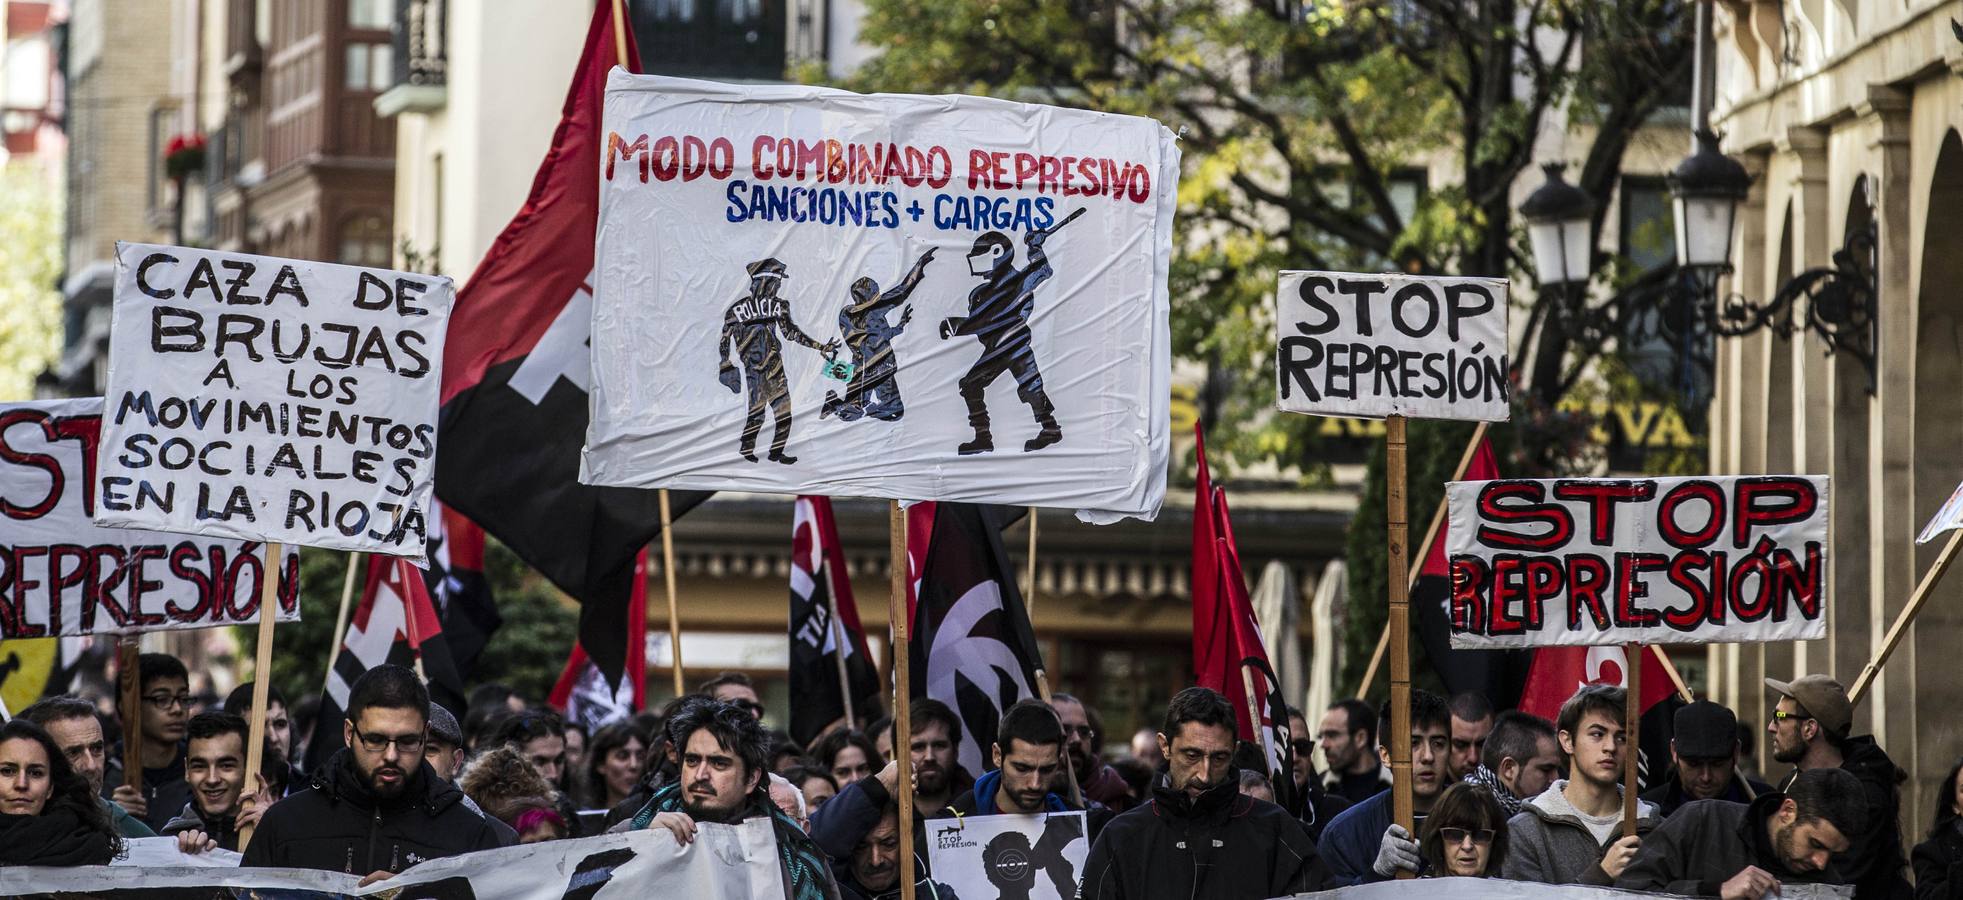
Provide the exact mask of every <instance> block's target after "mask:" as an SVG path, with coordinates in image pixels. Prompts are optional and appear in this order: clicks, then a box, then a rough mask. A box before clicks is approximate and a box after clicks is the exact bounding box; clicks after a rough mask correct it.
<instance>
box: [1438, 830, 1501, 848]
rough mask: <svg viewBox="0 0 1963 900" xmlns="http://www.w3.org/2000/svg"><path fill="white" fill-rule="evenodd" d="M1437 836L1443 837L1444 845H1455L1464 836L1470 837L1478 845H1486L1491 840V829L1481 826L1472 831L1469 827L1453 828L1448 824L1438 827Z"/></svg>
mask: <svg viewBox="0 0 1963 900" xmlns="http://www.w3.org/2000/svg"><path fill="white" fill-rule="evenodd" d="M1438 836H1439V837H1442V838H1444V839H1445V846H1447V847H1456V846H1458V845H1460V844H1463V843H1465V839H1466V838H1471V839H1472V843H1474V844H1475V845H1478V846H1480V847H1485V846H1488V845H1490V844H1492V842H1493V830H1492V829H1491V828H1481V829H1479V830H1478V831H1473V830H1472V829H1470V828H1453V827H1449V826H1448V827H1445V828H1440V829H1438Z"/></svg>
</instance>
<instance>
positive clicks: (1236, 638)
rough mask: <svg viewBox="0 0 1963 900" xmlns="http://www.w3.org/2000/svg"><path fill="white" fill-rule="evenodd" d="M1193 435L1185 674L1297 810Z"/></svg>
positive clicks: (1278, 721)
mask: <svg viewBox="0 0 1963 900" xmlns="http://www.w3.org/2000/svg"><path fill="white" fill-rule="evenodd" d="M1193 430H1194V434H1195V436H1196V437H1197V438H1198V439H1199V443H1198V444H1197V445H1196V446H1195V447H1194V451H1193V452H1194V454H1195V455H1196V457H1197V461H1198V467H1199V471H1198V485H1197V489H1196V494H1195V496H1194V506H1193V586H1192V594H1193V674H1194V676H1195V679H1196V680H1197V681H1198V682H1199V684H1200V686H1201V687H1207V688H1212V689H1213V690H1216V691H1219V692H1220V693H1221V694H1224V695H1225V696H1226V697H1227V702H1228V704H1229V705H1231V706H1233V708H1234V719H1235V722H1236V724H1237V726H1238V727H1237V729H1236V730H1237V734H1238V736H1239V738H1240V739H1241V740H1243V741H1247V742H1249V743H1251V744H1253V745H1254V746H1255V747H1257V748H1259V749H1260V750H1261V753H1262V756H1263V758H1265V759H1266V760H1267V769H1268V771H1267V773H1266V774H1267V775H1268V780H1269V781H1270V782H1272V783H1273V785H1274V791H1275V802H1276V803H1277V804H1280V805H1281V807H1282V808H1284V809H1288V810H1291V811H1299V810H1300V808H1301V807H1300V800H1299V798H1297V797H1296V795H1295V794H1296V792H1295V774H1294V772H1295V770H1294V749H1293V748H1294V745H1293V744H1292V743H1291V741H1290V736H1289V734H1288V703H1287V700H1286V699H1285V698H1284V697H1283V696H1282V692H1281V678H1280V677H1279V676H1277V675H1276V674H1275V667H1274V665H1273V664H1271V663H1270V662H1269V661H1268V647H1267V643H1266V641H1265V639H1264V638H1263V637H1262V635H1261V625H1260V623H1259V621H1257V620H1256V619H1255V617H1254V603H1253V601H1252V600H1251V599H1250V597H1249V595H1248V592H1247V576H1246V574H1245V572H1244V570H1242V568H1241V560H1240V548H1239V546H1238V545H1237V544H1236V543H1235V541H1234V526H1233V522H1232V519H1231V517H1230V516H1229V515H1228V513H1227V495H1226V492H1225V491H1223V490H1221V489H1220V488H1217V487H1214V486H1213V477H1212V474H1211V473H1210V472H1209V471H1208V470H1207V462H1206V437H1205V435H1204V434H1202V433H1200V430H1199V428H1198V427H1197V426H1196V427H1195V428H1194V429H1193Z"/></svg>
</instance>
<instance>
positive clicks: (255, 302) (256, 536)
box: [95, 244, 452, 564]
mask: <svg viewBox="0 0 1963 900" xmlns="http://www.w3.org/2000/svg"><path fill="white" fill-rule="evenodd" d="M451 294H452V288H451V284H450V280H449V279H448V278H441V277H434V276H428V275H415V274H411V273H407V272H394V271H389V270H386V269H365V268H357V267H354V266H339V265H330V264H327V263H315V262H304V261H299V260H289V259H275V258H271V257H264V256H251V255H247V254H240V253H220V252H215V251H208V250H196V249H191V248H187V247H163V246H156V245H151V244H117V245H116V290H115V305H114V320H113V323H112V325H111V327H110V352H109V390H108V395H107V397H106V399H105V406H104V409H103V426H102V446H101V448H100V452H99V458H98V460H97V464H96V478H97V484H98V488H97V491H96V508H95V521H96V522H97V524H101V525H113V526H119V527H129V528H151V529H156V530H160V531H172V532H184V533H192V534H202V535H211V536H223V537H234V538H245V539H249V540H267V541H281V542H285V543H290V544H298V545H303V546H311V547H331V548H335V549H340V550H356V551H368V552H378V553H392V554H395V555H398V556H405V557H409V558H410V559H412V560H414V561H416V562H417V563H418V564H421V562H422V557H423V553H424V545H423V537H424V532H425V531H426V530H427V528H428V525H427V522H428V518H427V517H428V505H429V497H430V481H431V477H432V474H433V473H434V471H435V467H434V460H435V455H436V400H437V388H438V382H439V380H440V379H439V374H440V373H439V371H438V367H439V366H440V365H441V363H442V359H443V332H444V328H445V326H446V324H447V323H448V321H449V314H450V300H451Z"/></svg>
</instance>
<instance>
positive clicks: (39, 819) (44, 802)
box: [0, 719, 123, 866]
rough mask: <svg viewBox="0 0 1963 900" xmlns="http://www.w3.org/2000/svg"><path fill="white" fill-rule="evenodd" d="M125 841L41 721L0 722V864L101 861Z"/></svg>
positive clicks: (118, 851)
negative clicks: (40, 724)
mask: <svg viewBox="0 0 1963 900" xmlns="http://www.w3.org/2000/svg"><path fill="white" fill-rule="evenodd" d="M122 852H123V840H122V838H121V837H120V836H119V835H117V833H116V830H115V828H114V827H113V826H111V825H110V824H109V814H108V812H107V811H105V810H104V809H103V808H102V805H101V804H99V803H97V802H96V799H95V792H94V791H92V790H90V788H89V782H88V779H86V778H84V777H82V775H81V774H79V773H77V772H76V771H75V769H74V767H72V766H70V765H69V764H68V758H67V757H66V756H65V755H63V754H62V752H61V749H60V748H59V747H58V746H56V744H55V741H54V738H51V737H49V736H48V733H47V732H45V731H42V730H41V728H40V726H38V725H34V724H32V723H29V722H26V721H22V720H19V719H15V720H14V721H11V722H8V723H6V724H5V725H0V866H102V865H108V864H109V861H110V860H112V859H115V858H116V857H117V856H119V855H121V854H122Z"/></svg>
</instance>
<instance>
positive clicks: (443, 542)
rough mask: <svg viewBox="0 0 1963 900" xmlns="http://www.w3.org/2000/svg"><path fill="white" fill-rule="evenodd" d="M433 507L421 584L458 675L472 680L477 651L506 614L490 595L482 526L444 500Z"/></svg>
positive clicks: (432, 504)
mask: <svg viewBox="0 0 1963 900" xmlns="http://www.w3.org/2000/svg"><path fill="white" fill-rule="evenodd" d="M430 506H431V509H430V512H431V513H432V515H431V516H430V532H429V568H428V569H427V570H425V571H424V572H423V584H424V585H425V586H426V587H428V588H429V596H430V599H431V600H432V601H434V602H435V603H436V616H437V618H439V619H441V620H442V622H443V638H444V640H445V641H446V642H447V643H448V644H449V645H450V659H451V661H452V662H454V663H456V666H457V676H458V677H459V678H461V679H463V680H464V681H465V682H466V683H468V682H469V681H471V680H472V677H473V673H474V672H475V671H476V668H477V657H478V655H479V654H482V653H483V652H484V645H486V644H488V643H490V642H491V635H492V634H493V633H495V632H496V631H497V630H498V626H500V625H503V624H504V617H503V616H502V615H499V614H498V605H497V601H496V600H494V599H493V598H492V596H491V580H490V579H489V578H487V577H485V575H484V529H482V528H479V527H477V523H475V522H472V521H471V520H469V519H466V518H464V516H463V514H462V513H459V512H457V511H456V510H454V509H450V508H449V507H446V506H444V505H443V504H442V503H436V502H432V503H431V504H430Z"/></svg>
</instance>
